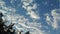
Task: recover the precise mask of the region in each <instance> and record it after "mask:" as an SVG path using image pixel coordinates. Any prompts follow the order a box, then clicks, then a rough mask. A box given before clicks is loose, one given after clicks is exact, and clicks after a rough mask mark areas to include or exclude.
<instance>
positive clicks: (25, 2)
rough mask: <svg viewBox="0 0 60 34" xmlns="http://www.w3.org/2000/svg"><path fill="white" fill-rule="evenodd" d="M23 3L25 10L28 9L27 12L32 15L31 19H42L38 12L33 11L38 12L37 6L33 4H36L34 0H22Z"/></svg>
mask: <svg viewBox="0 0 60 34" xmlns="http://www.w3.org/2000/svg"><path fill="white" fill-rule="evenodd" d="M21 1H22V4H23V5H22V7H23V8H24V9H26V11H27V15H30V17H31V18H33V19H39V18H40V17H39V16H38V14H36V11H33V9H34V10H36V9H37V5H36V4H35V3H34V4H33V3H32V2H34V0H21ZM30 4H31V5H32V6H29V5H30Z"/></svg>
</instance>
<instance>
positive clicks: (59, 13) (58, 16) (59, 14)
mask: <svg viewBox="0 0 60 34" xmlns="http://www.w3.org/2000/svg"><path fill="white" fill-rule="evenodd" d="M51 13H52V16H53V18H54V20H53V23H52V27H53V28H55V29H57V28H59V26H58V25H59V23H60V21H59V20H60V9H55V10H52V11H51Z"/></svg>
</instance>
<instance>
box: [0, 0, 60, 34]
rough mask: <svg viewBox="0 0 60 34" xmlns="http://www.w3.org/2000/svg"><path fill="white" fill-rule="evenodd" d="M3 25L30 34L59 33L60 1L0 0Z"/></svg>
mask: <svg viewBox="0 0 60 34" xmlns="http://www.w3.org/2000/svg"><path fill="white" fill-rule="evenodd" d="M0 12H2V13H3V14H4V16H3V17H2V18H3V20H4V21H6V23H5V25H6V26H9V25H10V24H15V25H14V26H13V29H15V30H17V31H20V30H23V33H25V32H26V31H30V34H59V33H60V0H0Z"/></svg>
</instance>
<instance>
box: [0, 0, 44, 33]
mask: <svg viewBox="0 0 60 34" xmlns="http://www.w3.org/2000/svg"><path fill="white" fill-rule="evenodd" d="M24 2H25V3H24ZM32 2H33V0H29V1H28V0H24V1H23V3H24V4H23V8H24V9H26V10H27V15H30V17H31V18H32V19H39V18H40V17H39V15H38V14H37V13H36V11H33V9H34V10H35V9H37V5H36V4H35V3H34V4H33V3H32ZM30 4H32V6H28V5H30ZM4 5H5V6H3V7H2V9H0V12H2V13H3V14H4V16H3V17H4V18H3V20H5V21H6V23H4V24H5V25H6V26H9V25H11V24H14V26H13V29H15V30H18V31H20V30H25V29H27V30H29V29H31V30H32V31H33V32H32V31H31V32H32V34H37V33H38V34H45V33H44V32H42V31H41V30H40V29H39V28H37V27H39V26H41V27H42V25H41V24H39V25H38V24H37V23H38V22H36V21H32V22H30V21H29V19H28V18H25V17H24V16H23V15H20V14H16V9H15V8H12V7H10V6H8V7H6V4H4ZM26 23H28V24H30V23H36V24H32V25H28V24H26ZM39 23H40V22H39ZM19 29H20V30H19ZM34 32H35V33H34Z"/></svg>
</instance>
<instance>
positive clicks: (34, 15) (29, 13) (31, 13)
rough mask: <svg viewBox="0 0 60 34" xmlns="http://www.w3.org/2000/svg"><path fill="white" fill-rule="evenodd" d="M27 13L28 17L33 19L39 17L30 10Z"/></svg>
mask: <svg viewBox="0 0 60 34" xmlns="http://www.w3.org/2000/svg"><path fill="white" fill-rule="evenodd" d="M27 14H28V15H30V17H32V18H34V19H39V18H40V17H39V16H38V15H37V14H36V13H35V12H33V11H30V12H28V13H27Z"/></svg>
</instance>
